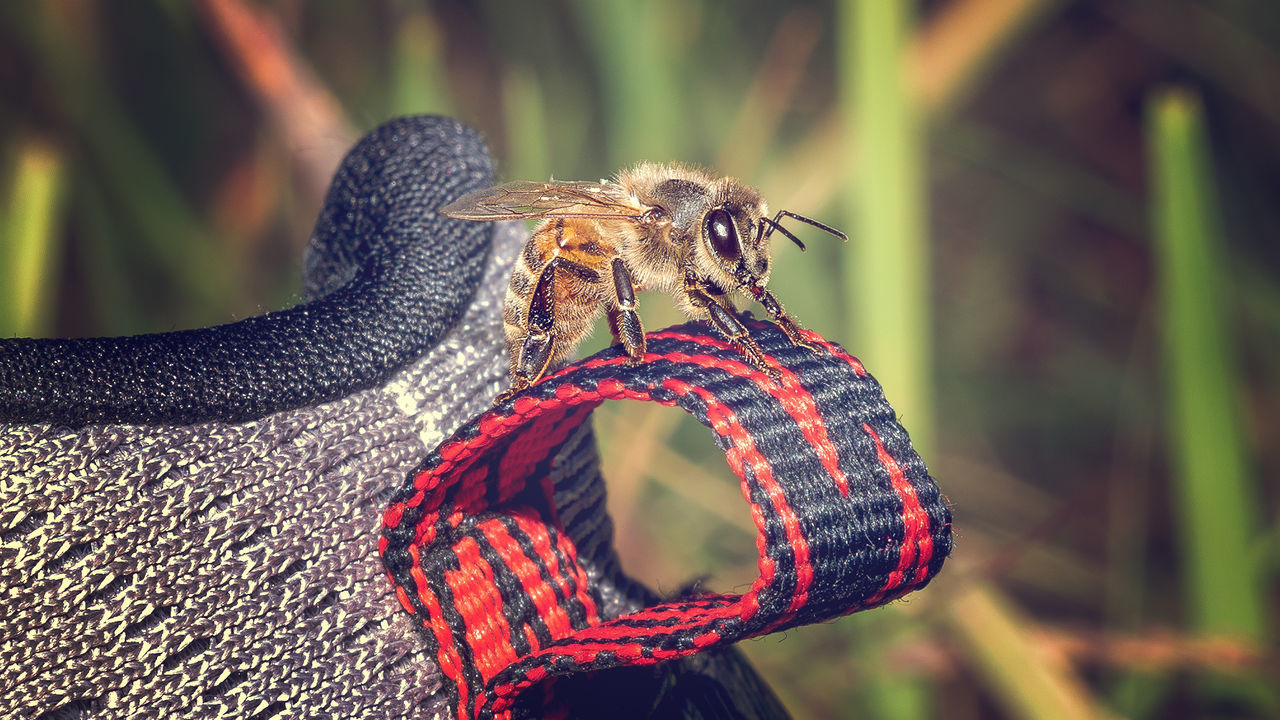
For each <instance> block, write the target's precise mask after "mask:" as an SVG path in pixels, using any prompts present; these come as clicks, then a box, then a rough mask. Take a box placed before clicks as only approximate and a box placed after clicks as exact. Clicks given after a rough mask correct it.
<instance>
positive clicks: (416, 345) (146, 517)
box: [0, 118, 526, 719]
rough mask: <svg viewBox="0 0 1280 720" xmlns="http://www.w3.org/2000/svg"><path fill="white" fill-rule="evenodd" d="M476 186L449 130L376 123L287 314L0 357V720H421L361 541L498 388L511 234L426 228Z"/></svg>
mask: <svg viewBox="0 0 1280 720" xmlns="http://www.w3.org/2000/svg"><path fill="white" fill-rule="evenodd" d="M489 167H490V160H489V159H488V156H487V154H486V153H485V151H484V148H483V146H482V145H481V144H480V143H479V142H478V141H477V140H476V138H475V136H474V135H473V134H471V133H470V131H467V130H466V129H465V128H463V127H462V126H460V125H458V124H457V123H456V122H454V121H451V120H444V119H440V118H410V119H404V120H399V121H395V122H392V123H389V124H387V125H385V126H383V127H382V128H379V129H378V130H376V131H374V132H373V133H371V134H370V135H369V136H368V137H366V139H365V140H364V141H362V143H361V144H360V145H359V146H357V148H356V149H354V150H353V151H352V153H351V155H349V156H348V158H347V160H346V162H345V164H344V166H343V168H342V169H341V170H340V171H339V173H338V176H337V177H336V178H335V185H334V190H333V191H332V192H331V193H330V197H329V201H328V204H327V205H326V208H325V211H324V213H322V215H321V218H320V221H319V222H318V223H317V231H316V234H315V237H314V238H313V243H312V247H311V251H310V253H309V256H308V276H307V279H306V281H305V282H306V286H307V288H308V292H309V294H310V297H312V298H315V299H314V300H313V301H312V302H309V303H307V304H304V305H300V306H298V307H296V308H294V309H292V310H288V311H284V312H282V313H273V314H272V315H269V316H265V317H264V318H255V319H252V320H251V321H246V322H242V323H236V324H234V325H229V326H222V327H219V328H210V329H206V330H199V331H190V332H189V333H170V334H165V335H157V336H144V337H142V338H120V339H98V340H83V341H76V340H23V341H13V340H4V341H0V421H4V422H2V423H0V717H6V718H7V717H17V718H36V717H44V718H81V717H83V718H95V719H96V718H144V717H145V718H153V717H174V718H184V717H186V718H216V717H226V718H251V717H260V718H267V717H279V718H330V717H332V718H373V717H377V718H385V717H405V718H413V717H433V716H435V715H436V712H437V710H440V709H441V708H442V703H441V701H440V700H439V699H438V698H437V697H436V696H435V694H436V692H437V691H438V689H439V677H440V676H439V674H438V672H437V669H436V665H435V663H434V661H433V660H432V659H431V658H430V657H427V656H426V654H425V653H424V652H423V649H422V646H421V643H420V641H419V640H418V639H417V637H416V636H415V634H414V632H413V630H412V628H411V626H410V624H409V622H408V619H407V617H405V616H404V613H403V611H402V610H401V609H400V607H399V605H398V603H397V602H396V600H395V596H394V593H393V591H392V589H391V587H390V584H389V583H388V582H387V580H386V575H385V571H384V570H383V568H382V566H381V564H380V562H379V559H378V556H377V549H376V538H377V534H378V530H379V517H380V514H381V511H382V508H383V507H384V506H385V502H386V500H385V499H386V497H387V496H388V495H389V493H390V491H391V490H392V489H393V488H395V487H397V486H398V485H400V484H401V483H402V482H403V481H404V478H405V476H406V473H408V472H409V471H410V470H411V469H412V468H413V467H414V466H416V465H417V464H418V463H420V462H421V458H422V457H423V455H424V454H425V453H426V452H427V451H428V450H429V449H430V448H431V447H433V446H434V445H435V444H437V443H438V442H439V441H440V440H441V439H443V438H444V437H445V436H446V435H447V434H448V433H449V432H452V430H453V429H454V428H455V427H456V426H457V425H459V424H460V423H462V422H463V421H464V420H465V419H466V418H468V417H470V416H471V415H473V414H475V413H476V412H479V411H481V410H483V409H484V408H486V407H487V406H488V404H489V403H490V402H491V400H492V398H493V396H494V394H495V393H497V392H498V391H499V390H500V389H501V388H502V387H503V385H504V384H505V374H506V372H505V365H506V361H505V357H504V352H503V350H502V347H501V340H500V337H499V335H500V333H499V331H498V329H499V328H500V327H501V307H502V298H503V293H504V289H505V284H506V277H507V274H508V273H509V270H510V260H511V259H512V258H514V257H515V256H516V254H517V253H518V251H519V247H520V242H521V240H522V238H523V236H524V235H525V233H526V231H525V230H524V228H523V227H520V226H518V225H514V226H506V227H501V229H500V230H497V231H492V232H491V230H490V228H489V227H486V226H482V225H476V224H469V223H457V222H445V221H441V220H437V219H436V218H434V216H433V214H432V213H431V212H430V210H431V209H432V208H434V207H438V206H439V205H441V204H444V203H446V202H449V201H450V200H452V199H453V198H454V197H456V196H457V195H458V194H461V193H463V192H467V191H468V190H469V189H473V188H475V187H477V186H480V185H482V184H483V183H487V182H489V179H488V177H489ZM491 237H492V242H493V252H492V253H489V252H488V248H489V244H490V238H491ZM486 258H487V259H486ZM476 288H478V290H477V289H476ZM321 296H323V297H321ZM264 329H265V330H266V331H267V334H266V335H265V336H264V335H262V334H259V331H263V330H264ZM246 338H249V339H246ZM242 341H243V342H242ZM192 343H194V344H192ZM428 348H429V352H425V353H424V350H426V349H428ZM139 353H141V356H140V355H139ZM147 353H151V354H150V356H147ZM140 357H141V358H142V359H145V360H147V361H148V362H149V363H150V367H152V368H153V369H156V368H158V369H156V374H152V375H149V376H148V378H149V381H150V382H152V384H151V385H145V386H144V385H140V384H139V383H138V381H137V379H136V378H134V377H132V376H131V373H134V372H136V371H137V370H138V367H137V366H138V363H139V362H140ZM42 363H44V364H42ZM406 363H408V364H406ZM361 386H366V387H365V389H363V390H360V389H359V388H360V387H361ZM299 404H300V407H295V408H293V409H289V410H283V411H278V412H274V413H270V412H269V411H270V410H272V409H277V408H279V407H281V406H289V405H299ZM253 412H261V413H263V414H264V416H263V417H261V418H260V419H256V420H249V421H245V422H228V421H226V420H227V419H229V418H237V417H239V416H242V415H244V414H246V413H253ZM102 418H110V419H112V420H113V421H114V422H106V421H103V422H99V423H98V424H95V425H84V422H86V421H88V420H93V419H98V420H102ZM175 418H177V419H179V420H189V419H191V418H198V419H200V420H202V421H201V422H197V423H195V424H189V425H179V424H174V422H173V420H174V419H175ZM215 418H223V419H221V420H218V419H215ZM166 420H168V421H169V422H168V423H167V424H166V422H165V421H166ZM122 421H131V422H129V423H128V424H126V423H125V422H122ZM138 423H145V424H138Z"/></svg>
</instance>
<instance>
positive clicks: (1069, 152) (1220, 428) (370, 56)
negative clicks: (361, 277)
mask: <svg viewBox="0 0 1280 720" xmlns="http://www.w3.org/2000/svg"><path fill="white" fill-rule="evenodd" d="M420 112H436V113H448V114H452V115H455V116H457V117H459V118H461V119H463V120H464V121H466V122H467V123H469V124H471V125H472V126H474V127H476V128H478V129H480V130H481V131H482V132H483V133H484V135H485V136H486V138H487V139H488V141H489V143H490V145H491V147H492V148H493V150H494V152H495V155H496V157H497V158H498V162H499V172H500V175H501V177H502V178H504V179H545V178H548V177H551V176H554V177H556V178H562V179H596V178H601V177H608V176H610V175H612V174H613V173H614V172H615V171H616V170H617V169H618V168H620V167H622V166H625V165H627V164H630V163H634V162H637V161H640V160H659V161H669V160H679V161H685V162H693V163H700V164H705V165H707V166H710V167H713V168H715V169H717V170H719V171H722V172H724V173H727V174H732V175H736V176H738V177H741V178H742V179H744V180H745V181H747V182H749V183H751V184H754V185H756V186H758V187H759V188H760V189H761V190H762V191H763V193H764V194H765V196H766V197H767V198H769V199H770V202H771V205H772V206H773V207H775V208H787V209H789V210H792V211H795V212H799V213H802V214H806V215H810V216H812V217H815V218H818V219H821V220H823V221H825V222H829V223H831V224H834V225H837V226H840V227H842V228H844V229H846V230H847V231H849V233H850V235H851V236H852V238H853V239H852V241H851V242H850V244H849V245H848V246H841V245H840V244H839V243H838V242H836V241H834V240H832V239H831V238H828V237H824V236H821V235H820V234H818V233H816V231H807V230H805V229H804V228H803V226H798V229H797V232H799V233H800V234H801V237H802V238H804V239H805V240H806V241H808V243H809V246H810V250H809V252H808V253H807V254H803V255H802V254H800V253H799V252H798V251H797V250H796V248H794V247H792V246H791V245H790V244H788V243H777V244H775V249H776V253H775V258H776V263H775V267H776V269H775V273H774V280H773V287H774V289H775V291H776V292H777V294H778V296H779V297H780V298H781V299H782V300H783V301H784V302H785V303H787V305H788V308H789V309H790V310H791V311H792V312H793V314H794V315H795V316H796V317H797V318H799V319H800V320H801V322H802V323H804V324H806V325H807V326H809V327H811V328H813V329H816V330H818V331H819V332H822V333H823V334H825V335H827V336H828V337H830V338H832V339H834V340H837V341H839V342H841V343H842V344H844V345H845V346H846V347H847V348H849V349H850V350H851V351H852V352H853V353H854V354H856V355H858V356H860V357H861V358H862V359H863V360H864V361H865V363H866V365H867V367H868V369H869V370H870V371H871V372H872V373H873V374H875V375H876V376H877V377H878V378H880V379H881V381H882V382H883V383H884V385H885V387H886V392H887V394H888V396H889V399H890V401H891V402H893V403H894V405H895V407H896V408H897V409H898V411H899V413H900V415H901V417H902V420H903V423H904V424H905V425H906V427H907V428H908V430H910V431H911V433H912V436H913V438H914V439H915V440H916V442H917V444H918V446H919V449H920V450H921V452H922V454H923V455H924V456H925V459H926V460H927V461H928V462H929V466H930V469H931V471H932V472H933V474H934V475H935V477H936V478H937V480H938V482H939V484H940V485H941V486H942V488H943V490H944V492H946V494H947V495H948V497H949V498H950V499H951V502H952V503H953V506H954V513H955V518H956V520H955V532H956V541H957V545H956V551H955V553H954V555H953V557H952V559H951V561H950V562H949V563H948V565H947V566H946V567H945V568H944V570H943V572H942V574H941V575H940V576H939V577H938V579H937V580H935V581H934V583H933V584H932V585H931V586H930V587H928V588H927V589H925V590H924V591H922V592H919V593H916V594H914V595H912V596H909V597H908V598H907V599H905V600H902V601H899V602H897V603H895V604H894V605H892V606H890V607H887V608H884V609H880V610H875V611H871V612H867V613H862V614H860V615H856V616H853V617H850V618H846V619H844V620H842V621H840V622H835V623H828V624H824V625H821V626H816V627H808V628H803V629H800V630H793V631H789V632H787V633H785V634H784V635H782V636H771V637H768V638H764V639H761V640H757V641H753V642H749V643H745V644H744V649H745V650H746V652H747V653H748V654H749V655H750V656H751V657H752V659H753V661H754V662H755V664H756V665H757V666H758V667H759V669H760V670H761V672H762V673H763V674H764V675H765V676H766V677H767V678H768V679H769V680H770V682H771V683H772V684H773V685H774V687H775V688H776V689H777V691H778V693H779V694H780V695H781V696H782V698H783V700H784V701H785V702H786V704H787V705H788V706H789V708H790V709H791V710H792V712H793V713H794V714H795V715H796V716H797V717H799V718H840V717H849V718H852V717H873V718H903V719H910V718H929V717H938V716H943V715H945V716H947V717H951V718H986V717H1009V718H1023V717H1026V718H1077V717H1078V718H1085V717H1109V716H1127V717H1138V718H1155V717H1160V718H1164V717H1172V718H1191V717H1275V716H1280V697H1278V692H1277V678H1280V652H1278V651H1277V644H1276V635H1275V627H1276V620H1277V610H1280V601H1278V598H1277V594H1276V577H1277V569H1278V568H1280V512H1278V510H1280V504H1278V503H1280V497H1278V496H1277V495H1278V493H1277V486H1278V484H1277V482H1276V480H1277V478H1278V477H1280V441H1278V440H1280V431H1278V428H1280V391H1278V390H1280V272H1278V270H1280V242H1277V231H1278V229H1280V5H1277V4H1276V3H1275V2H1272V1H1270V0H1252V1H1251V0H932V1H926V2H918V3H911V2H895V1H892V0H858V1H851V2H844V3H839V2H836V3H831V2H816V3H809V4H795V3H774V4H766V3H739V2H732V1H731V0H704V1H702V2H677V1H676V0H660V1H658V2H651V3H640V2H634V1H633V2H626V1H615V2H592V1H591V0H560V1H557V2H548V3H543V4H536V3H516V2H496V1H495V2H476V3H468V2H456V1H452V2H449V1H446V2H434V3H410V2H393V1H388V0H383V1H381V2H370V3H340V2H302V1H300V0H280V1H278V2H270V3H254V2H244V1H242V0H204V1H201V2H192V3H185V2H177V1H176V0H175V1H161V0H157V1H156V2H132V3H92V2H87V1H77V0H58V1H53V2H44V3H37V2H12V3H4V4H0V337H10V336H15V335H27V336H87V335H118V334H128V333H137V332H155V331H165V330H171V329H177V328H188V327H198V326H202V325H208V324H216V323H222V322H227V321H230V320H233V319H237V318H242V317H245V316H248V315H253V314H257V313H260V312H263V311H265V310H268V309H275V308H282V307H286V306H288V305H290V304H292V303H293V302H295V301H296V294H297V290H298V287H299V280H298V274H299V267H300V256H301V251H302V248H303V247H304V245H305V243H306V240H307V237H308V234H309V232H310V228H311V224H312V222H313V221H314V217H315V214H316V212H317V210H318V207H319V203H320V199H321V196H322V193H323V190H324V187H325V185H326V183H327V180H328V177H329V175H330V174H331V173H332V171H333V169H334V167H335V166H336V164H337V162H338V160H339V159H340V157H341V155H342V153H343V152H344V151H345V150H346V148H347V147H349V146H350V144H351V143H352V142H353V141H354V140H355V138H356V137H358V136H359V134H360V133H361V132H363V131H365V130H368V129H370V128H372V127H374V126H375V125H377V124H379V123H380V122H382V121H383V120H386V119H388V118H390V117H393V116H395V115H399V114H407V113H420ZM641 307H642V310H643V314H644V318H645V323H646V326H647V327H649V328H654V329H656V328H659V327H662V326H664V325H667V324H670V323H672V322H675V321H677V320H678V317H677V315H676V313H675V311H674V308H673V307H672V305H671V303H670V302H668V301H666V300H665V299H663V298H660V297H644V298H642V299H641ZM757 312H759V311H758V309H757ZM596 335H597V336H596V337H595V338H594V340H593V341H592V343H593V344H592V345H590V346H589V347H586V348H584V352H590V351H591V350H592V349H593V348H598V347H601V346H602V345H603V344H604V343H605V342H606V341H607V336H608V333H607V331H604V330H601V331H599V332H597V334H596ZM596 424H597V429H598V430H599V434H600V441H601V445H602V448H603V451H604V456H605V462H606V465H607V477H608V478H609V483H610V494H611V497H610V505H611V509H612V512H613V514H614V517H615V519H616V521H617V525H618V545H619V548H620V550H621V552H622V553H623V556H624V564H625V566H626V567H627V568H628V569H629V570H630V571H631V572H633V573H634V574H635V575H637V576H638V577H640V578H641V579H643V580H645V581H646V582H648V583H649V584H651V585H653V586H655V587H657V588H659V589H661V590H664V591H673V590H675V589H677V588H679V587H680V586H682V585H683V584H684V583H685V582H687V581H688V580H690V579H692V578H695V577H699V576H705V577H708V578H709V579H708V581H707V582H708V584H709V585H710V586H711V587H713V588H717V589H725V590H732V589H735V588H738V589H741V588H745V587H746V586H747V585H748V584H749V583H750V581H751V580H752V579H753V578H754V575H755V567H754V561H755V552H754V548H753V530H752V527H751V525H750V520H749V518H748V517H747V513H746V510H745V507H744V504H743V503H742V502H741V500H740V495H739V493H738V489H737V487H736V479H735V478H733V477H732V476H731V474H730V473H729V471H728V470H727V468H725V466H724V462H723V458H722V456H721V455H720V453H719V452H718V451H716V450H715V449H714V447H713V445H712V443H710V442H709V441H708V440H709V437H708V433H707V431H706V430H705V429H704V428H702V427H701V426H698V425H696V424H694V423H692V421H688V420H686V419H685V418H684V417H683V415H682V414H681V413H680V412H678V411H675V410H669V409H662V408H658V409H654V408H649V407H641V406H633V405H629V404H615V405H611V406H607V407H605V408H602V409H601V410H600V411H599V412H598V413H597V419H596Z"/></svg>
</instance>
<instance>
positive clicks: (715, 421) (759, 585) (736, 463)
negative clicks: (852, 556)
mask: <svg viewBox="0 0 1280 720" xmlns="http://www.w3.org/2000/svg"><path fill="white" fill-rule="evenodd" d="M662 386H663V387H664V388H666V389H668V390H670V391H671V392H673V393H676V394H677V395H687V394H689V393H693V394H695V395H697V396H698V397H699V398H701V399H702V401H703V402H704V403H706V404H707V419H708V420H709V421H710V422H711V427H712V428H713V429H714V430H715V431H716V432H717V433H719V434H721V435H723V436H725V437H728V438H729V439H730V440H732V441H733V446H732V447H730V448H729V451H728V452H727V453H726V457H727V458H728V460H729V467H731V468H732V469H733V472H734V473H735V474H736V475H737V476H738V477H740V478H744V480H743V482H742V494H743V495H744V496H745V497H746V500H747V503H748V504H749V505H750V506H751V518H752V520H754V521H755V523H756V528H757V529H758V530H759V533H758V534H757V535H756V549H757V550H758V551H759V553H760V560H759V567H760V577H758V578H756V581H755V582H754V583H752V584H751V591H750V592H749V593H747V595H745V596H744V597H743V603H742V619H743V620H748V619H750V618H751V617H752V616H754V615H755V614H756V612H757V611H758V610H759V605H758V598H757V595H759V593H760V591H761V590H763V589H764V588H765V587H766V586H768V585H770V584H772V583H773V579H774V574H775V573H776V572H777V568H776V567H775V566H774V562H773V559H772V558H770V557H769V554H768V550H767V547H766V543H765V537H764V530H765V520H764V513H763V511H762V510H761V508H760V506H759V505H757V504H756V503H754V502H752V500H751V492H750V489H749V488H748V487H747V483H746V480H745V477H746V473H745V472H744V470H743V463H744V462H745V463H746V464H747V465H750V466H751V470H752V473H753V474H754V475H755V478H756V482H757V483H759V485H760V489H761V490H763V491H764V494H765V495H766V496H768V498H769V502H770V504H771V505H773V509H774V512H775V513H777V516H778V519H779V521H780V522H781V523H782V527H783V530H784V531H785V533H786V536H787V543H788V544H789V545H790V546H791V552H792V553H793V554H794V555H795V562H796V587H795V591H794V593H793V594H792V596H791V603H790V604H789V605H788V606H787V611H786V613H784V615H787V616H789V615H792V614H794V613H795V611H797V610H799V609H800V608H801V607H803V606H804V604H805V603H806V602H808V601H809V586H810V585H812V584H813V565H812V564H810V562H809V541H808V540H807V539H806V538H805V536H804V531H803V530H801V528H800V519H799V518H798V517H797V516H796V512H795V510H793V509H792V508H791V505H790V503H788V502H787V496H786V494H785V493H784V492H783V490H782V486H781V485H780V484H779V483H778V481H777V480H776V479H775V478H774V477H773V467H772V466H771V465H770V464H769V461H768V459H766V458H765V456H764V455H763V454H761V453H760V451H759V450H757V449H756V445H755V442H754V441H753V440H752V439H751V435H750V434H748V433H747V431H746V430H745V429H743V427H742V424H741V423H740V422H738V417H737V415H735V414H734V412H733V410H732V409H730V408H729V407H728V406H727V405H725V404H724V403H722V402H720V401H719V400H718V399H717V398H716V396H715V395H712V394H711V393H710V392H708V391H707V390H705V389H703V388H700V387H696V386H694V385H690V384H689V383H687V382H684V381H683V380H676V379H674V378H672V379H668V380H665V381H663V383H662ZM782 621H783V620H781V619H780V620H779V622H782Z"/></svg>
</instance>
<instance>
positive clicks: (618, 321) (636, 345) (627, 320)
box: [609, 258, 645, 363]
mask: <svg viewBox="0 0 1280 720" xmlns="http://www.w3.org/2000/svg"><path fill="white" fill-rule="evenodd" d="M613 288H614V292H615V294H616V295H617V298H618V307H617V309H616V310H614V309H612V308H611V309H610V311H609V327H610V329H612V330H613V334H614V336H615V337H617V338H618V340H620V341H622V347H623V348H625V349H626V351H627V356H628V357H629V358H631V362H633V363H638V362H640V361H641V360H644V352H645V339H644V325H642V324H641V323H640V314H639V313H637V312H636V290H635V285H634V284H633V283H632V282H631V273H630V272H628V271H627V266H626V265H625V264H624V263H623V262H622V258H614V259H613Z"/></svg>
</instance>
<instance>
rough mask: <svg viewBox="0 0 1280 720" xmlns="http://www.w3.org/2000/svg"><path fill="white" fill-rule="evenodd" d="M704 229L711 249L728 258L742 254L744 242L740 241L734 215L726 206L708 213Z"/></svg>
mask: <svg viewBox="0 0 1280 720" xmlns="http://www.w3.org/2000/svg"><path fill="white" fill-rule="evenodd" d="M704 230H705V231H706V234H707V241H708V242H709V243H711V249H712V250H714V251H715V253H716V254H717V255H719V256H720V257H722V258H725V259H727V260H736V259H737V258H738V256H739V255H741V254H742V244H741V243H740V242H739V241H738V230H737V228H735V227H734V225H733V217H732V216H731V215H729V211H727V210H725V209H724V208H716V209H715V210H712V211H711V212H709V213H707V219H706V221H705V227H704Z"/></svg>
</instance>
